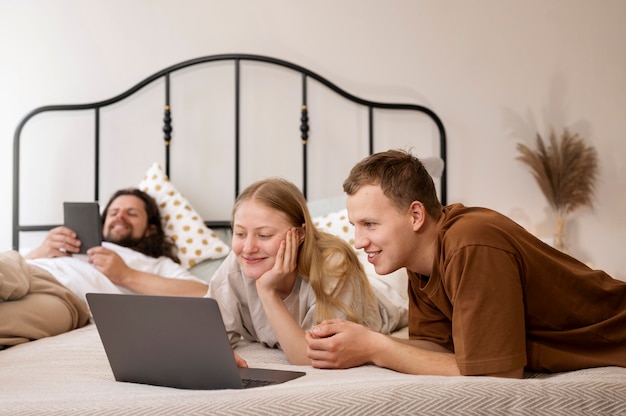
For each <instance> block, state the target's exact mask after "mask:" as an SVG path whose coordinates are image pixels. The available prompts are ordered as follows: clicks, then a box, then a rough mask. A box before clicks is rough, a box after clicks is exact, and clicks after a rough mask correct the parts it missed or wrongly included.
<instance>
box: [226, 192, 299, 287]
mask: <svg viewBox="0 0 626 416" xmlns="http://www.w3.org/2000/svg"><path fill="white" fill-rule="evenodd" d="M292 227H293V225H292V224H290V223H289V221H287V218H286V216H285V215H284V214H283V213H282V212H280V211H278V210H275V209H272V208H268V207H267V206H265V205H263V204H260V203H259V202H257V201H256V200H254V199H248V200H245V201H242V202H241V203H240V204H239V206H238V207H237V210H236V211H235V213H234V215H233V239H232V250H233V252H234V253H235V255H236V256H237V261H238V262H239V264H240V265H241V268H242V269H243V272H244V274H245V275H246V276H248V277H249V278H251V279H255V280H256V279H258V278H260V277H261V276H262V275H263V274H264V273H265V272H267V271H268V270H270V269H271V268H272V267H273V266H274V263H275V262H276V253H277V252H278V247H279V246H280V242H281V241H282V240H284V239H285V234H286V233H287V231H288V230H289V229H290V228H292Z"/></svg>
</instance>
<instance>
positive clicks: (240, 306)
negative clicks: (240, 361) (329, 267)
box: [206, 252, 406, 348]
mask: <svg viewBox="0 0 626 416" xmlns="http://www.w3.org/2000/svg"><path fill="white" fill-rule="evenodd" d="M372 289H373V291H374V294H375V295H376V298H377V300H378V309H374V308H370V309H367V310H363V311H362V315H363V323H364V324H365V325H366V326H368V327H370V328H371V329H373V330H375V331H378V332H383V333H390V332H391V331H393V330H395V329H396V328H398V327H399V326H401V325H405V324H406V322H405V321H406V313H405V312H406V309H404V308H402V307H398V306H397V305H395V304H394V303H393V302H391V301H390V300H389V299H388V298H387V297H386V296H385V295H384V294H382V293H381V292H380V291H379V290H378V289H377V288H376V287H375V286H373V287H372ZM349 295H350V294H348V293H344V294H340V295H339V296H340V297H342V298H346V299H345V300H346V301H347V300H348V299H347V298H348V297H349ZM206 297H210V298H214V299H215V300H217V302H218V304H219V306H220V312H221V314H222V319H223V320H224V326H225V327H226V331H227V332H228V337H229V339H230V342H231V345H234V344H236V343H237V342H238V341H239V339H240V338H241V337H243V338H245V339H248V340H252V341H257V342H260V343H263V344H265V345H266V346H268V347H271V348H276V347H279V345H278V339H277V338H276V336H275V335H274V331H273V330H272V327H271V325H270V323H269V321H268V319H267V316H266V315H265V311H264V309H263V304H262V303H261V300H260V299H259V295H258V293H257V290H256V281H255V280H254V279H251V278H249V277H247V276H246V275H244V274H243V271H242V270H241V266H240V265H239V263H238V262H237V258H236V256H235V254H234V253H233V252H231V253H230V254H229V255H228V256H227V257H226V258H225V259H224V262H223V263H222V264H221V265H220V267H219V268H218V269H217V270H216V272H215V274H214V275H213V277H212V278H211V280H210V282H209V290H208V292H207V294H206ZM283 302H284V303H285V306H286V307H287V309H288V310H289V312H290V313H291V316H293V317H294V319H295V320H296V322H297V323H298V325H300V327H301V328H302V329H304V330H305V331H308V330H310V329H311V328H312V327H313V326H314V325H315V324H316V322H315V303H316V298H315V293H314V292H313V289H312V288H311V286H310V285H309V283H308V282H307V281H305V280H304V279H302V278H301V277H300V276H298V277H297V278H296V283H295V285H294V287H293V289H292V291H291V294H290V295H289V296H287V298H285V300H284V301H283ZM335 317H336V318H344V319H345V316H344V315H343V314H342V313H341V312H340V311H337V315H336V316H335Z"/></svg>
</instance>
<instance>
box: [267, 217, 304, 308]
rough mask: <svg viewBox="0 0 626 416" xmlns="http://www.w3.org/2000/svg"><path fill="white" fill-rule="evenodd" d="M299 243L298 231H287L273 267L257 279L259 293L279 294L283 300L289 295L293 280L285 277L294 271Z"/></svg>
mask: <svg viewBox="0 0 626 416" xmlns="http://www.w3.org/2000/svg"><path fill="white" fill-rule="evenodd" d="M300 243H301V237H300V231H299V230H298V229H297V228H291V229H290V230H289V231H287V233H286V234H285V239H284V240H283V241H281V243H280V246H279V247H278V251H277V252H276V260H275V262H274V267H272V268H271V269H270V270H268V271H267V272H265V273H264V274H263V276H261V277H260V278H259V279H257V282H256V286H257V290H258V291H259V292H261V291H269V292H275V293H279V294H280V295H281V297H283V298H284V297H286V296H288V295H289V293H291V289H292V287H293V280H292V279H288V280H286V279H285V276H288V275H289V274H292V273H293V272H294V271H295V270H296V267H297V265H298V249H299V247H300Z"/></svg>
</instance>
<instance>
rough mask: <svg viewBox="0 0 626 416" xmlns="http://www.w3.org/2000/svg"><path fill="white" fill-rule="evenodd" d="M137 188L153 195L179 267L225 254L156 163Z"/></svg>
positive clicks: (225, 246)
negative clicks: (175, 253)
mask: <svg viewBox="0 0 626 416" xmlns="http://www.w3.org/2000/svg"><path fill="white" fill-rule="evenodd" d="M139 189H141V190H142V191H144V192H146V193H147V194H148V195H150V196H151V197H152V198H154V199H155V201H156V203H157V205H158V206H159V210H160V211H161V221H162V223H163V229H164V231H165V234H166V235H168V236H169V237H170V238H171V239H172V240H173V241H174V243H176V246H177V247H178V257H179V258H180V262H181V265H182V266H183V267H185V268H187V269H189V268H191V267H193V266H195V265H196V264H198V263H200V262H201V261H203V260H207V259H219V258H222V257H224V256H226V255H227V254H228V253H229V251H230V248H229V246H228V245H227V244H226V243H224V242H223V241H222V240H220V239H219V238H218V237H217V235H216V234H215V231H213V230H211V229H210V228H209V227H207V226H206V224H205V223H204V221H203V219H202V218H201V217H200V215H198V213H197V212H196V211H195V210H194V209H193V208H192V206H191V205H190V204H189V202H188V201H187V199H186V198H185V197H183V196H182V195H181V194H180V192H178V190H177V189H176V188H175V187H174V185H173V184H172V183H171V182H170V181H169V178H168V177H167V176H166V175H165V172H163V169H162V168H161V166H159V164H158V163H154V164H153V165H152V166H151V167H150V169H148V171H147V172H146V176H145V177H144V178H143V180H142V181H141V182H140V183H139Z"/></svg>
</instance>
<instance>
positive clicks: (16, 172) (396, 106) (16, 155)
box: [13, 54, 447, 250]
mask: <svg viewBox="0 0 626 416" xmlns="http://www.w3.org/2000/svg"><path fill="white" fill-rule="evenodd" d="M217 61H233V62H234V70H235V85H234V88H235V91H234V94H235V130H234V131H235V138H234V140H235V155H234V157H235V173H234V174H235V196H237V195H238V194H239V186H240V185H239V181H240V179H239V171H240V166H239V161H240V157H239V156H240V146H239V143H240V105H239V104H240V93H241V80H240V63H241V61H256V62H265V63H268V64H273V65H278V66H281V67H284V68H289V69H291V70H293V71H296V72H299V73H300V74H301V75H302V98H301V102H302V107H301V110H300V135H301V139H302V178H303V183H302V187H301V189H302V192H303V193H304V195H305V196H307V183H308V178H307V172H308V165H307V162H308V155H307V144H308V138H309V117H308V107H307V83H308V80H309V79H314V80H316V81H318V82H319V83H321V84H322V85H324V86H326V87H328V88H329V89H330V90H332V91H334V92H335V93H337V94H339V95H340V96H342V97H344V98H346V99H348V100H350V101H351V102H353V103H356V104H358V105H360V106H363V107H365V108H367V110H368V130H369V153H370V154H371V153H373V151H374V109H390V110H407V111H415V112H419V113H423V114H425V115H427V116H428V117H429V118H430V119H432V121H433V122H434V123H435V125H436V127H437V129H438V132H439V157H440V158H441V159H442V160H443V161H444V168H443V172H442V174H441V178H440V192H441V202H442V203H443V204H446V199H447V169H446V163H445V162H446V157H447V154H446V133H445V129H444V126H443V123H442V121H441V120H440V118H439V117H438V116H437V114H435V113H434V112H433V111H432V110H431V109H429V108H427V107H424V106H421V105H417V104H402V103H384V102H375V101H370V100H365V99H362V98H359V97H356V96H354V95H352V94H350V93H348V92H346V91H345V90H343V89H341V88H339V87H338V86H337V85H335V84H333V83H332V82H330V81H329V80H327V79H326V78H324V77H322V76H320V75H318V74H316V73H315V72H313V71H310V70H308V69H306V68H303V67H301V66H299V65H296V64H293V63H291V62H287V61H284V60H281V59H276V58H271V57H267V56H261V55H250V54H221V55H210V56H204V57H200V58H196V59H190V60H187V61H184V62H180V63H178V64H175V65H172V66H170V67H167V68H165V69H163V70H161V71H159V72H157V73H155V74H153V75H151V76H149V77H148V78H146V79H144V80H143V81H141V82H139V83H138V84H136V85H135V86H134V87H132V88H130V89H128V90H127V91H125V92H123V93H122V94H119V95H117V96H115V97H112V98H109V99H107V100H103V101H98V102H93V103H87V104H70V105H49V106H43V107H39V108H36V109H34V110H33V111H31V112H30V113H28V114H27V115H26V116H25V117H24V118H23V119H22V121H21V122H20V123H19V125H18V126H17V128H16V130H15V136H14V148H13V249H15V250H17V249H19V233H20V232H23V231H46V230H49V229H51V228H53V227H55V225H49V224H48V225H22V224H21V223H20V195H19V194H20V137H21V134H22V130H23V128H24V126H25V125H26V124H27V123H28V122H29V120H31V119H32V118H33V117H34V116H36V115H37V114H40V113H45V112H65V111H74V110H94V115H95V118H94V120H95V126H94V140H95V146H94V149H95V152H94V153H95V154H94V158H95V163H94V169H95V172H94V178H95V182H94V200H96V201H97V200H99V199H100V198H99V197H100V110H101V109H102V108H104V107H107V106H110V105H112V104H115V103H117V102H119V101H122V100H124V99H125V98H127V97H129V96H131V95H133V94H134V93H136V92H137V91H139V90H140V89H142V88H143V87H145V86H146V85H148V84H151V83H153V82H154V81H156V80H159V79H161V78H164V80H165V107H164V118H163V123H164V124H163V133H164V137H163V139H164V148H165V173H166V175H167V176H170V143H171V140H172V117H171V109H170V74H172V73H173V72H175V71H178V70H181V69H183V68H187V67H190V66H194V65H198V64H204V63H208V62H217ZM207 225H208V226H209V227H227V226H228V225H229V223H228V222H223V221H207Z"/></svg>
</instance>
